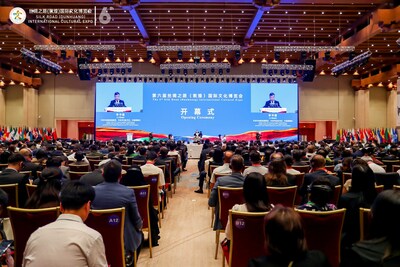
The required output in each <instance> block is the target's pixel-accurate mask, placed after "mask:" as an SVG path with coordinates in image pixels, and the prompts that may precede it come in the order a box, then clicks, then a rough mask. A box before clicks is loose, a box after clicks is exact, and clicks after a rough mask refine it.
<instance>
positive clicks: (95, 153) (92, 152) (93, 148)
mask: <svg viewBox="0 0 400 267" xmlns="http://www.w3.org/2000/svg"><path fill="white" fill-rule="evenodd" d="M89 150H90V152H89V153H87V154H86V156H87V157H99V159H102V158H103V157H104V155H103V154H102V153H100V152H99V151H98V148H97V146H96V145H91V146H90V147H89Z"/></svg>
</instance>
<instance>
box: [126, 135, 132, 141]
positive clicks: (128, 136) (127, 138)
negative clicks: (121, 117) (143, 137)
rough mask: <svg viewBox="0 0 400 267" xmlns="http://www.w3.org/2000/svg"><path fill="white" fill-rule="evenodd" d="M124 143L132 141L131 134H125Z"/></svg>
mask: <svg viewBox="0 0 400 267" xmlns="http://www.w3.org/2000/svg"><path fill="white" fill-rule="evenodd" d="M126 141H128V142H129V141H133V134H132V133H126Z"/></svg>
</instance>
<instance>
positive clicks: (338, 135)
mask: <svg viewBox="0 0 400 267" xmlns="http://www.w3.org/2000/svg"><path fill="white" fill-rule="evenodd" d="M339 141H340V130H337V131H336V142H339Z"/></svg>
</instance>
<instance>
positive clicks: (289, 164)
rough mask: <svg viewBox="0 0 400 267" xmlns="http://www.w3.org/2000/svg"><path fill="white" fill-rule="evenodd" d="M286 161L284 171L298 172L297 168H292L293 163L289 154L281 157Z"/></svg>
mask: <svg viewBox="0 0 400 267" xmlns="http://www.w3.org/2000/svg"><path fill="white" fill-rule="evenodd" d="M283 159H284V160H285V163H286V173H288V174H299V173H300V172H299V171H298V170H295V169H293V167H292V165H293V163H294V159H293V157H292V156H290V155H286V156H284V157H283Z"/></svg>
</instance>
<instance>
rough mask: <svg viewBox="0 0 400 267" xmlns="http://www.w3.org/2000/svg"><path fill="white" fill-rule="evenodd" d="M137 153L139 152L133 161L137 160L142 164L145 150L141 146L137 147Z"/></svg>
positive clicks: (144, 160)
mask: <svg viewBox="0 0 400 267" xmlns="http://www.w3.org/2000/svg"><path fill="white" fill-rule="evenodd" d="M138 151H139V154H138V155H136V156H134V157H133V160H139V161H143V163H145V162H146V152H147V149H146V148H145V147H144V146H141V147H139V149H138Z"/></svg>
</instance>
